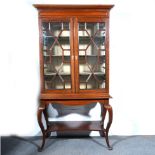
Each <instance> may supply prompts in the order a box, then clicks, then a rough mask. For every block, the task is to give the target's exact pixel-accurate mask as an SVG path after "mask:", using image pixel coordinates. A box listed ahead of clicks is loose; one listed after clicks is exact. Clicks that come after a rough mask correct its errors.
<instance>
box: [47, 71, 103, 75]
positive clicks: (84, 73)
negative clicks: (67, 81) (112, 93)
mask: <svg viewBox="0 0 155 155" xmlns="http://www.w3.org/2000/svg"><path fill="white" fill-rule="evenodd" d="M90 74H92V73H91V72H83V73H80V75H90ZM44 75H45V76H54V75H56V73H52V72H46V73H44ZM59 75H62V76H68V75H71V74H70V73H59ZM94 75H98V76H102V75H105V73H102V72H94Z"/></svg>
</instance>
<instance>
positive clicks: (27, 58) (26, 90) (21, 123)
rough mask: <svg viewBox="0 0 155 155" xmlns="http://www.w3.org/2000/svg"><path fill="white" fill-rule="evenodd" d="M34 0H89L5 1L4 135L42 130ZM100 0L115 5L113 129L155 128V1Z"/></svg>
mask: <svg viewBox="0 0 155 155" xmlns="http://www.w3.org/2000/svg"><path fill="white" fill-rule="evenodd" d="M84 2H85V4H93V3H94V1H92V2H91V1H90V0H85V1H84ZM33 3H51V4H54V3H57V4H67V3H68V4H84V3H83V0H78V1H75V0H74V1H73V0H68V1H67V3H64V0H57V1H52V0H48V1H47V0H14V1H9V0H5V1H1V5H0V20H1V21H0V72H1V74H0V134H1V135H10V134H18V135H35V134H37V133H38V132H39V131H40V130H39V127H38V124H37V119H36V110H37V104H38V95H39V44H38V37H39V36H38V23H37V22H38V21H37V11H36V10H35V9H34V8H33V7H32V4H33ZM94 4H114V5H115V7H114V8H113V9H112V10H111V19H110V56H111V57H110V92H111V95H112V96H113V99H111V101H110V103H111V105H112V106H113V109H114V121H113V124H112V127H111V131H110V134H112V135H135V134H155V123H154V118H155V112H154V110H155V95H154V93H155V20H154V19H155V1H154V0H136V1H135V0H96V1H95V3H94ZM98 110H99V107H98V106H97V107H96V110H94V111H92V112H91V114H92V118H93V117H94V116H95V115H96V114H95V112H96V111H98ZM77 117H79V116H77V115H74V118H75V119H77ZM67 118H68V119H71V117H69V116H68V117H67ZM83 119H84V118H83Z"/></svg>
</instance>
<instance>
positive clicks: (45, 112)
mask: <svg viewBox="0 0 155 155" xmlns="http://www.w3.org/2000/svg"><path fill="white" fill-rule="evenodd" d="M47 110H48V105H46V106H45V109H44V110H43V113H44V117H45V121H46V127H47V129H48V127H49V122H48V113H47ZM50 135H51V133H50V132H49V133H47V134H46V138H48V137H50Z"/></svg>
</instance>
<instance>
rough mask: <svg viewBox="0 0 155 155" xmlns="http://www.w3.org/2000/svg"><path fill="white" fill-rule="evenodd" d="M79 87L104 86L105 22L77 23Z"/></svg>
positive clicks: (99, 87)
mask: <svg viewBox="0 0 155 155" xmlns="http://www.w3.org/2000/svg"><path fill="white" fill-rule="evenodd" d="M78 35H79V74H80V75H79V79H80V80H79V81H80V89H104V88H105V67H106V66H105V23H104V22H98V23H86V22H85V23H79V29H78Z"/></svg>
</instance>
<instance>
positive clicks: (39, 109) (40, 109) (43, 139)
mask: <svg viewBox="0 0 155 155" xmlns="http://www.w3.org/2000/svg"><path fill="white" fill-rule="evenodd" d="M44 109H45V106H44V105H40V106H39V108H38V124H39V126H40V129H41V131H42V134H43V137H42V145H41V147H40V148H39V149H38V151H42V149H43V147H44V145H45V138H46V132H45V129H44V125H43V123H42V113H43V111H44Z"/></svg>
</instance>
